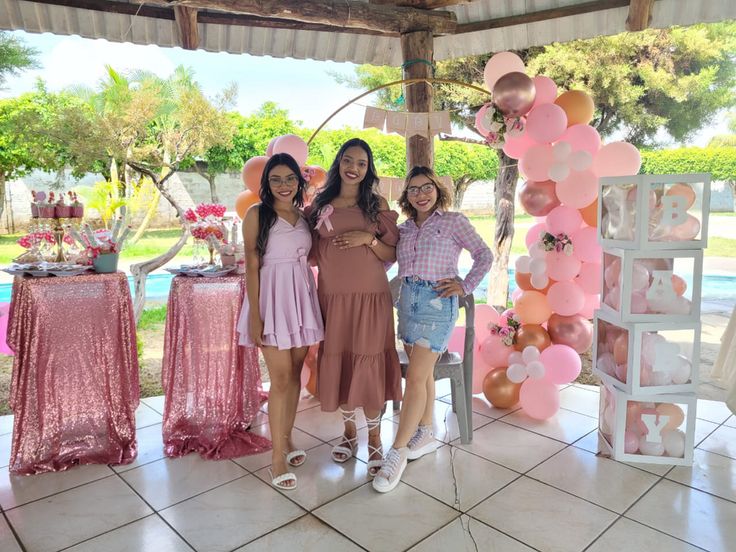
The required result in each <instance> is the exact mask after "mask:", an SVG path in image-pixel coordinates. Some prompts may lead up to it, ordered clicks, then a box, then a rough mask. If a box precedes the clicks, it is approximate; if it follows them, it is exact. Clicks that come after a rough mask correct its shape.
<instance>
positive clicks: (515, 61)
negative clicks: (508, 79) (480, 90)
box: [483, 52, 526, 90]
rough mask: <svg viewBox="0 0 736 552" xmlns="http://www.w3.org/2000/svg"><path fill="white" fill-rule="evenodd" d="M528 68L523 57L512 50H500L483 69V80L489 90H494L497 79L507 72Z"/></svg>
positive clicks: (521, 70) (521, 71) (522, 70)
mask: <svg viewBox="0 0 736 552" xmlns="http://www.w3.org/2000/svg"><path fill="white" fill-rule="evenodd" d="M525 70H526V68H525V67H524V62H523V61H522V59H521V58H520V57H519V56H517V55H516V54H514V53H512V52H499V53H497V54H494V55H493V56H492V57H491V59H489V60H488V62H487V63H486V66H485V68H484V69H483V82H484V83H485V85H486V87H487V88H488V90H493V87H494V86H495V84H496V81H497V80H498V79H500V78H501V77H502V76H503V75H505V74H507V73H512V72H514V71H518V72H520V73H523V72H524V71H525Z"/></svg>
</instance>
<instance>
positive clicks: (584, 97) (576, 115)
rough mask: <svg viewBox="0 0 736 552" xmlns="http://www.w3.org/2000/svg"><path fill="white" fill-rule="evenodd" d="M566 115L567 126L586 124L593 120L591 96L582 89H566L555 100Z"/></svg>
mask: <svg viewBox="0 0 736 552" xmlns="http://www.w3.org/2000/svg"><path fill="white" fill-rule="evenodd" d="M555 104H557V105H559V106H560V107H561V108H562V109H563V110H564V111H565V114H566V115H567V126H572V125H587V124H588V123H589V122H590V121H592V120H593V112H594V111H595V105H594V104H593V98H591V97H590V96H589V95H588V94H586V93H585V92H583V91H582V90H568V91H567V92H563V93H562V94H560V95H559V97H558V98H557V99H556V100H555Z"/></svg>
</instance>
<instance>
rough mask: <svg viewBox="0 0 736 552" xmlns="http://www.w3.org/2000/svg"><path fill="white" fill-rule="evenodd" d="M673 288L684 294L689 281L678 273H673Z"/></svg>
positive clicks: (677, 292)
mask: <svg viewBox="0 0 736 552" xmlns="http://www.w3.org/2000/svg"><path fill="white" fill-rule="evenodd" d="M672 289H674V290H675V293H676V294H677V295H680V296H682V295H684V294H685V292H686V291H687V282H686V281H685V280H683V279H682V278H681V277H680V276H678V275H677V274H673V275H672Z"/></svg>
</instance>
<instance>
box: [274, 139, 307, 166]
mask: <svg viewBox="0 0 736 552" xmlns="http://www.w3.org/2000/svg"><path fill="white" fill-rule="evenodd" d="M272 152H273V153H272V154H273V155H275V154H277V153H288V154H289V155H291V156H292V157H293V158H294V160H295V161H296V162H297V164H298V165H299V166H300V167H303V166H304V165H305V164H306V163H307V156H308V155H309V146H307V143H306V142H305V141H304V140H302V139H301V138H300V137H299V136H297V135H296V134H284V135H283V136H279V138H278V139H277V140H276V142H274V144H273V148H272Z"/></svg>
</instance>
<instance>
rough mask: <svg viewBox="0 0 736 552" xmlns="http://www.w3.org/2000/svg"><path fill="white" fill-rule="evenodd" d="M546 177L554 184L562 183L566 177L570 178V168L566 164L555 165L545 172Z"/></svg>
mask: <svg viewBox="0 0 736 552" xmlns="http://www.w3.org/2000/svg"><path fill="white" fill-rule="evenodd" d="M547 176H548V177H549V179H550V180H554V181H555V182H562V181H563V180H565V179H566V178H567V177H568V176H570V167H569V166H568V164H567V163H562V162H559V163H555V164H554V165H552V166H551V167H550V168H549V170H548V171H547Z"/></svg>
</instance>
